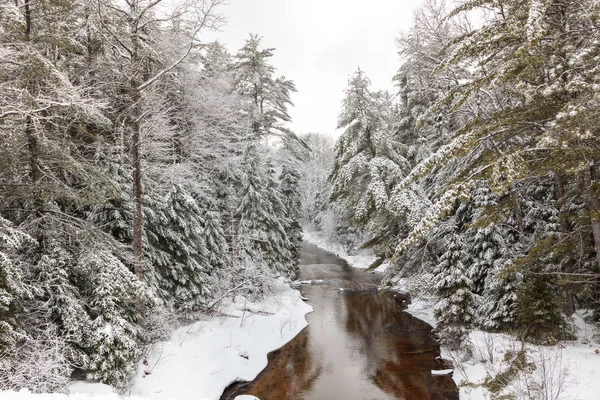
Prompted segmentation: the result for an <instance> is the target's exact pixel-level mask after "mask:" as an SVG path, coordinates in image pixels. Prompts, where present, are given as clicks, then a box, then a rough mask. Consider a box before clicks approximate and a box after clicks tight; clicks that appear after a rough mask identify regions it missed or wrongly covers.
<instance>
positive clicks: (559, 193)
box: [554, 172, 575, 316]
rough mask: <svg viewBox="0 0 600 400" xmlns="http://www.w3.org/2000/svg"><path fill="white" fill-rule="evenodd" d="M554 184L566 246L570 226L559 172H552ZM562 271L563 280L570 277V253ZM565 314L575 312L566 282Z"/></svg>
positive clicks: (562, 235) (570, 291) (570, 290)
mask: <svg viewBox="0 0 600 400" xmlns="http://www.w3.org/2000/svg"><path fill="white" fill-rule="evenodd" d="M554 185H555V189H556V200H557V202H558V209H559V215H560V217H559V219H560V237H561V241H563V242H564V243H565V244H566V245H567V246H570V242H571V239H570V236H571V226H570V224H569V221H568V220H567V216H566V215H565V213H564V205H565V182H564V179H563V176H562V174H561V173H560V172H555V173H554ZM562 267H563V272H564V273H565V277H564V278H563V279H564V280H568V279H570V276H571V275H570V274H571V273H573V259H572V258H571V256H570V255H567V260H565V262H563V263H562ZM564 310H565V314H567V315H568V316H571V315H573V313H574V312H575V297H574V295H573V291H572V289H571V286H570V285H569V283H568V282H567V284H566V286H565V304H564Z"/></svg>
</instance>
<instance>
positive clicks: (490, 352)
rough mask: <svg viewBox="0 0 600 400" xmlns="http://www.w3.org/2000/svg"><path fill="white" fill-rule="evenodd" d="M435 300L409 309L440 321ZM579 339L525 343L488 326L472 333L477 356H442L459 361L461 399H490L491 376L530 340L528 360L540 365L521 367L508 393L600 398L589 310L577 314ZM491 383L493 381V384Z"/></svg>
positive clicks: (548, 399)
mask: <svg viewBox="0 0 600 400" xmlns="http://www.w3.org/2000/svg"><path fill="white" fill-rule="evenodd" d="M433 305H434V304H433V302H432V301H425V300H417V301H413V303H412V304H411V305H409V308H408V310H407V311H408V312H410V313H411V314H413V315H414V316H415V317H417V318H419V319H422V320H424V321H426V322H428V323H429V324H432V325H433V326H435V324H436V321H435V318H434V317H433ZM573 324H574V325H575V328H576V331H577V332H576V333H577V336H578V339H577V340H575V341H569V342H561V343H559V344H558V345H555V346H536V345H532V344H525V345H523V343H522V342H520V341H519V340H517V339H516V338H514V337H512V336H509V335H505V334H500V333H488V332H482V331H473V332H471V334H470V335H469V340H470V345H471V353H472V356H471V357H470V358H468V359H467V360H463V359H461V357H462V355H461V354H457V353H452V352H450V351H448V350H447V349H444V348H442V356H443V357H444V358H447V359H450V360H452V361H453V363H454V366H455V371H454V374H453V378H454V381H455V382H456V384H457V385H458V386H459V388H460V399H461V400H488V399H491V398H498V395H499V394H500V393H496V397H492V396H491V393H490V392H489V390H487V389H486V387H485V386H484V385H482V384H483V383H484V382H485V381H486V378H487V379H488V381H489V380H490V379H491V378H490V377H494V376H498V374H501V373H502V372H505V371H506V370H507V369H508V368H509V364H510V360H512V359H513V358H514V357H513V356H512V355H516V354H517V353H518V352H519V351H520V350H521V349H522V348H523V347H522V346H524V349H525V354H526V361H527V363H529V364H531V365H532V366H535V368H530V369H529V370H528V372H527V373H524V372H520V373H519V375H518V378H517V379H514V380H510V381H509V382H508V383H507V385H506V388H505V389H504V390H503V391H502V393H503V394H506V395H512V396H513V397H507V398H513V399H515V400H530V399H540V400H599V399H600V383H599V382H600V354H599V353H600V345H599V344H598V342H596V341H594V339H593V336H594V334H595V333H597V330H595V328H594V326H593V325H589V324H586V323H585V322H584V319H583V313H582V312H581V311H578V312H577V313H575V315H574V316H573ZM487 387H489V385H488V386H487Z"/></svg>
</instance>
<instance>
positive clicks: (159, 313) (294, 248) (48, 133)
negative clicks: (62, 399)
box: [0, 0, 305, 391]
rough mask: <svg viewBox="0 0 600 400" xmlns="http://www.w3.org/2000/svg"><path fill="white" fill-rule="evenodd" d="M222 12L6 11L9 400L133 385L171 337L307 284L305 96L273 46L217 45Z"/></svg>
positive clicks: (2, 374)
mask: <svg viewBox="0 0 600 400" xmlns="http://www.w3.org/2000/svg"><path fill="white" fill-rule="evenodd" d="M220 3H222V1H221V0H199V1H191V2H182V3H181V4H178V6H177V7H175V8H174V9H172V10H164V9H161V8H159V6H160V5H161V2H160V1H153V2H147V1H141V0H140V1H137V0H136V1H131V2H126V3H124V2H120V1H110V0H109V1H104V0H102V1H79V0H65V1H37V0H24V1H17V2H12V1H11V2H2V5H1V8H0V34H1V40H2V47H1V57H0V93H1V100H0V109H1V110H2V111H1V112H0V126H1V129H2V135H1V136H0V152H1V156H0V187H1V194H0V215H1V217H0V255H1V259H0V260H1V263H0V356H1V357H0V359H1V361H0V388H5V389H11V388H17V389H18V388H21V387H28V388H30V389H33V390H36V391H63V390H65V388H66V386H67V384H68V382H69V380H70V379H71V376H72V374H73V373H77V372H79V374H80V375H81V373H84V374H85V377H87V378H88V379H95V380H99V381H101V382H104V383H108V384H111V385H114V386H116V387H119V386H123V385H124V384H126V383H127V382H128V380H129V379H130V378H131V376H132V374H133V373H134V372H135V369H136V368H137V363H138V360H139V359H140V358H141V356H142V351H141V350H142V348H143V346H144V345H145V344H148V343H152V342H154V341H156V340H159V339H161V338H164V337H166V336H168V334H169V333H170V331H169V325H170V324H172V323H174V322H175V321H177V320H188V321H192V320H194V319H196V318H197V317H198V315H199V314H201V313H203V312H207V311H208V310H210V308H211V307H212V306H213V305H214V302H215V301H218V300H219V299H220V298H222V297H223V296H224V295H226V294H227V293H228V291H232V290H235V291H237V292H238V293H247V294H248V295H251V296H261V295H264V294H265V293H268V291H269V286H270V285H271V280H272V278H273V277H276V276H285V277H292V276H293V275H294V274H295V270H296V268H297V252H298V245H299V241H300V240H301V237H300V225H299V214H300V202H299V192H298V182H299V174H298V172H297V171H296V169H295V168H293V167H292V161H293V158H292V157H291V155H290V154H292V153H291V152H290V150H289V149H288V148H290V149H291V148H293V149H296V150H295V151H298V149H305V148H304V146H302V143H303V142H302V141H301V140H299V139H298V138H297V137H296V136H295V135H294V134H293V133H292V132H291V131H289V130H288V129H287V128H285V127H284V125H283V123H285V122H286V121H289V116H288V113H287V107H288V106H289V105H290V104H291V101H290V94H291V93H292V92H293V91H294V90H295V87H294V83H293V82H292V81H290V80H288V79H286V78H284V77H278V76H276V74H275V68H274V67H273V66H272V65H271V63H270V58H271V57H272V55H273V51H274V49H270V48H265V47H263V46H262V44H261V38H260V37H258V36H252V35H251V36H250V37H249V39H248V40H247V41H246V43H245V45H244V47H243V48H241V49H240V50H239V52H238V53H237V54H236V55H231V54H228V52H227V51H226V50H225V48H224V46H223V45H221V44H219V43H216V42H215V43H209V44H203V43H201V42H200V40H199V33H200V32H202V31H203V30H206V29H211V28H215V27H218V26H219V25H220V24H221V23H222V16H221V15H220V14H219V11H218V10H217V7H218V6H219V5H220ZM272 138H279V143H280V145H279V146H278V147H277V148H275V147H273V146H267V144H268V140H269V139H272ZM34 362H35V363H42V364H43V365H45V367H44V368H43V369H42V370H43V371H44V372H43V373H40V372H39V370H38V369H34V368H30V365H31V364H32V363H34Z"/></svg>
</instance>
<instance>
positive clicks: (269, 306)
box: [0, 281, 312, 400]
mask: <svg viewBox="0 0 600 400" xmlns="http://www.w3.org/2000/svg"><path fill="white" fill-rule="evenodd" d="M310 311H312V307H311V306H309V305H307V304H306V303H304V302H303V301H302V299H301V296H300V292H298V291H297V290H294V289H291V288H290V287H289V285H288V284H286V283H284V282H283V281H279V282H278V284H277V286H276V288H275V293H274V295H272V296H270V297H269V298H267V299H265V300H263V301H261V302H257V303H251V302H249V301H247V300H246V299H245V298H243V297H242V296H237V297H236V299H235V301H230V302H229V303H227V304H224V305H223V307H222V308H221V309H220V310H219V312H220V316H217V317H213V318H210V319H208V320H206V321H200V322H196V323H194V324H192V325H189V326H186V327H183V328H180V329H177V330H175V331H174V332H173V333H172V335H171V338H170V339H169V340H167V341H165V342H161V343H158V344H156V345H154V346H153V347H152V348H151V350H150V353H149V354H148V357H147V359H148V363H147V365H144V363H143V362H142V363H140V365H139V368H138V374H137V376H136V377H135V378H134V381H133V383H132V385H131V387H130V388H128V389H127V390H126V396H119V395H117V394H115V393H113V388H111V387H110V386H107V385H103V384H100V383H91V382H75V383H73V385H71V387H70V388H69V389H70V392H71V395H64V394H31V393H29V392H28V391H21V392H0V397H1V398H2V400H92V399H93V400H117V399H122V398H123V397H127V398H128V399H132V400H170V399H172V400H188V399H194V400H202V399H206V400H215V399H218V398H219V397H220V396H221V394H222V392H223V390H224V389H225V388H226V387H227V386H228V385H229V384H231V383H232V382H235V381H237V380H244V381H251V380H253V379H254V378H255V377H256V375H258V373H259V372H260V371H261V370H262V369H263V368H265V367H266V365H267V354H268V353H269V352H271V351H273V350H276V349H277V348H279V347H281V346H283V345H284V344H285V343H287V342H288V341H290V340H291V339H292V338H294V336H296V335H297V334H298V332H300V331H301V330H302V329H303V328H304V327H305V326H306V325H307V322H306V318H305V316H306V314H307V313H309V312H310ZM241 398H244V397H241Z"/></svg>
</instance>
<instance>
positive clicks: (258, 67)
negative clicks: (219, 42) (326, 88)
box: [233, 35, 296, 138]
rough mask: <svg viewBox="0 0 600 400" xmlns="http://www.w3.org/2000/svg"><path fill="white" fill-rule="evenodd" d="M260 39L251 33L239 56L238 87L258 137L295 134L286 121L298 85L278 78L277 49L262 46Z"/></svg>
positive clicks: (288, 117) (237, 66) (288, 118)
mask: <svg viewBox="0 0 600 400" xmlns="http://www.w3.org/2000/svg"><path fill="white" fill-rule="evenodd" d="M261 40H262V38H261V37H259V36H258V35H250V38H249V39H247V40H246V43H245V44H244V46H243V47H242V48H241V49H240V50H239V52H238V54H237V55H236V62H235V65H234V67H233V68H234V71H235V86H236V88H237V90H238V92H239V93H240V94H241V95H242V96H243V97H245V98H246V99H247V102H248V107H247V109H248V112H249V113H250V115H251V120H252V132H253V133H254V135H255V136H256V137H262V138H264V137H269V136H271V135H275V136H284V137H286V136H288V137H289V136H292V137H295V135H294V134H293V133H292V132H291V131H290V130H289V129H288V128H286V127H285V126H284V123H285V122H290V121H291V117H290V115H289V113H288V110H287V108H288V106H290V105H292V100H291V97H290V96H291V94H292V93H293V92H295V91H296V86H295V84H294V82H293V81H291V80H289V79H286V78H285V77H284V76H281V77H277V78H276V77H275V71H276V69H275V67H274V66H273V65H271V64H270V58H271V57H273V54H274V51H275V49H274V48H263V47H262V44H261Z"/></svg>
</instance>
